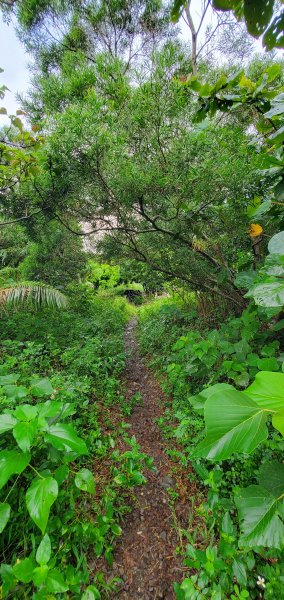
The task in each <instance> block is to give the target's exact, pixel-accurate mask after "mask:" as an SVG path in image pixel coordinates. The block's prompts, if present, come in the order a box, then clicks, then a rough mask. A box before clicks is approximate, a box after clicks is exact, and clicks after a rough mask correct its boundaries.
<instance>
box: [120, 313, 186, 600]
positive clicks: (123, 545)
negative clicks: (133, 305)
mask: <svg viewBox="0 0 284 600" xmlns="http://www.w3.org/2000/svg"><path fill="white" fill-rule="evenodd" d="M136 325H137V321H136V319H132V320H131V321H130V322H129V323H128V325H127V328H126V334H125V347H126V352H127V363H126V372H125V379H126V386H127V392H126V396H127V398H128V399H129V400H130V399H131V398H132V397H133V395H134V394H136V393H140V394H141V402H140V403H139V404H136V405H135V407H134V409H133V412H132V415H131V417H129V419H128V423H129V424H130V425H131V427H130V429H129V434H130V435H134V436H135V437H136V440H137V442H138V443H139V445H140V446H141V450H142V452H145V453H146V454H148V455H149V456H151V457H152V458H153V459H154V466H155V467H156V470H155V471H151V470H148V472H147V473H146V477H147V483H146V484H145V485H143V486H141V487H139V488H137V496H136V503H135V506H134V509H133V511H132V513H131V514H129V515H127V517H126V520H125V523H124V525H123V534H122V536H121V538H120V539H119V540H118V541H117V547H116V550H115V553H114V564H113V567H112V569H111V571H112V572H111V574H110V575H111V576H117V575H119V576H120V577H121V578H122V579H123V582H124V583H123V584H122V586H121V588H120V591H119V592H118V593H117V594H115V597H118V598H119V599H121V600H136V599H137V600H138V599H140V600H141V599H143V600H156V599H162V598H163V599H164V600H173V599H174V597H175V595H174V592H173V582H174V581H180V580H181V577H182V571H183V570H184V569H183V567H182V560H181V558H179V557H177V556H176V554H175V548H176V546H177V545H178V543H179V540H178V537H177V534H176V531H175V530H174V522H173V513H172V509H171V507H170V499H169V495H168V493H167V488H169V487H172V486H174V483H175V482H174V480H173V475H172V474H171V467H172V464H171V461H170V459H169V457H168V456H167V454H166V451H165V442H164V441H163V439H162V435H161V431H160V429H159V426H158V425H157V424H156V422H155V421H156V419H158V418H159V417H160V416H161V415H162V413H163V410H162V405H161V404H162V403H161V400H162V399H163V393H162V391H161V388H160V386H159V384H158V383H157V382H156V381H155V379H154V377H153V375H152V374H151V373H150V371H149V370H148V369H147V368H146V367H145V365H144V362H143V359H142V358H141V356H140V355H139V350H138V346H137V342H136V340H135V328H136Z"/></svg>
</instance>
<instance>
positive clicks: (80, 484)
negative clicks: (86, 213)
mask: <svg viewBox="0 0 284 600" xmlns="http://www.w3.org/2000/svg"><path fill="white" fill-rule="evenodd" d="M132 311H133V309H132V308H131V306H130V305H129V303H127V302H126V300H124V299H121V298H115V299H113V298H112V299H111V300H108V299H107V298H103V299H101V298H100V297H99V296H94V295H93V294H91V293H90V292H87V293H86V291H85V290H84V289H78V288H77V289H75V288H74V289H73V291H72V294H71V298H70V306H69V309H68V310H66V311H60V312H58V313H56V312H54V311H51V310H48V309H42V310H41V311H40V312H38V313H37V314H36V317H35V314H34V312H33V310H32V309H31V308H27V307H25V309H18V310H16V311H13V312H11V311H8V312H6V314H5V315H4V316H3V318H2V320H1V324H0V328H1V340H2V341H1V345H0V353H1V365H0V403H1V414H0V433H1V434H2V435H1V437H0V443H1V447H0V463H1V473H0V489H1V491H0V529H1V531H2V535H1V543H0V553H1V563H2V565H1V570H0V575H1V597H3V598H7V599H10V598H11V599H12V598H33V599H34V600H40V599H43V598H45V599H46V598H49V599H50V600H51V599H52V598H55V597H57V598H58V597H59V598H70V597H72V598H100V597H101V596H102V597H107V596H108V595H109V593H111V592H112V591H113V590H114V588H115V587H116V585H117V583H118V581H119V580H117V579H113V580H112V581H108V582H107V581H106V580H105V578H104V575H103V573H102V571H101V570H100V569H98V567H97V566H96V561H97V559H99V558H100V557H104V559H105V560H106V561H107V563H109V564H111V563H112V560H113V558H112V555H113V547H114V544H115V540H116V538H117V537H118V536H119V535H120V534H121V527H120V524H119V523H120V521H121V518H122V517H123V515H124V514H125V512H127V511H128V510H129V508H128V505H127V495H129V489H131V488H132V487H133V486H135V485H139V484H142V483H144V481H145V477H144V475H143V473H142V471H143V467H144V465H145V464H146V465H150V463H151V461H150V460H149V459H148V457H146V456H145V455H144V454H142V453H141V452H140V449H139V446H138V445H137V443H136V441H135V439H134V438H133V439H130V438H129V437H128V435H127V429H128V428H127V424H126V423H124V421H123V413H126V414H129V410H128V407H127V405H126V401H125V398H124V396H123V389H122V385H121V382H120V376H121V373H122V371H123V369H124V364H125V355H124V346H123V334H124V327H125V323H126V321H127V320H128V318H129V316H130V314H131V312H132ZM121 437H123V438H124V440H125V442H126V444H127V446H128V451H127V452H124V453H120V452H119V451H118V450H117V449H116V444H117V439H118V438H121Z"/></svg>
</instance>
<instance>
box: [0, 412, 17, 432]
mask: <svg viewBox="0 0 284 600" xmlns="http://www.w3.org/2000/svg"><path fill="white" fill-rule="evenodd" d="M16 423H17V421H16V419H15V418H14V417H13V416H12V415H9V414H8V413H3V414H2V415H0V433H4V432H5V431H9V429H13V427H14V426H15V425H16Z"/></svg>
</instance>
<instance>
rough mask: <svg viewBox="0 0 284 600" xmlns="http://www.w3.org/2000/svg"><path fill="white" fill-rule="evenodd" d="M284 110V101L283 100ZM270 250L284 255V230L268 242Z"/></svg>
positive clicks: (272, 252) (271, 252)
mask: <svg viewBox="0 0 284 600" xmlns="http://www.w3.org/2000/svg"><path fill="white" fill-rule="evenodd" d="M283 110H284V101H283ZM268 250H269V252H270V254H283V255H284V231H280V232H279V233H276V234H275V235H274V236H273V237H272V238H271V240H270V241H269V242H268Z"/></svg>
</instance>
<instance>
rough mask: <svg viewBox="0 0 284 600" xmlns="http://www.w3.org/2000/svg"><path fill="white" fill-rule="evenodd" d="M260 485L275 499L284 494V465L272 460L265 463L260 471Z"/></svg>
mask: <svg viewBox="0 0 284 600" xmlns="http://www.w3.org/2000/svg"><path fill="white" fill-rule="evenodd" d="M258 481H259V484H260V485H261V486H262V487H264V488H265V489H266V490H268V491H269V492H270V493H271V494H272V495H273V496H274V497H275V498H278V497H279V496H281V494H283V493H284V464H283V463H279V462H277V460H272V461H270V462H266V463H263V465H261V467H260V469H259V475H258Z"/></svg>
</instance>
